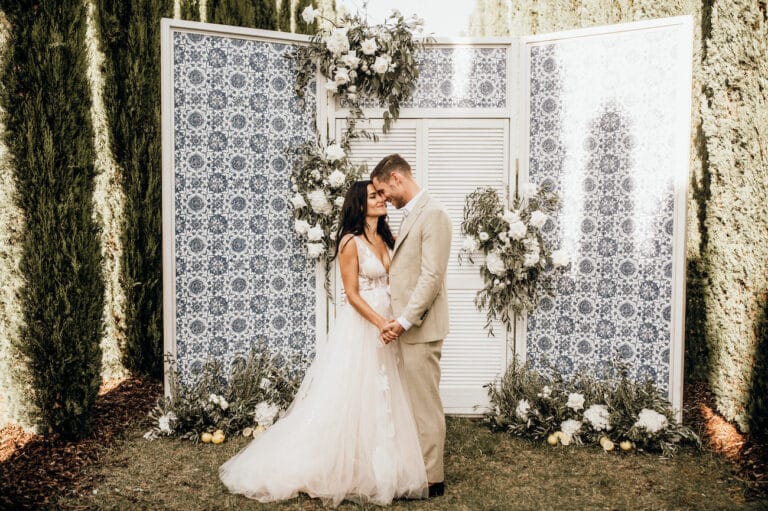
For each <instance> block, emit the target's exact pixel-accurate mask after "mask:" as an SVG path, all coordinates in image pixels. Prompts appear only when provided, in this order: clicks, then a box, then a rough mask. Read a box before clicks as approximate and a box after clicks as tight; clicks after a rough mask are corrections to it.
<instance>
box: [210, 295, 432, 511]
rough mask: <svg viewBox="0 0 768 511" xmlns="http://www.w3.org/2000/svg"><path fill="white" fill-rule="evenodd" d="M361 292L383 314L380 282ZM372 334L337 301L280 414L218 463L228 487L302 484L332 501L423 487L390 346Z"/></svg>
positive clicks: (377, 497) (259, 491)
mask: <svg viewBox="0 0 768 511" xmlns="http://www.w3.org/2000/svg"><path fill="white" fill-rule="evenodd" d="M361 294H363V297H364V298H365V299H366V301H368V303H369V304H371V306H372V307H373V308H374V309H376V310H377V311H378V312H379V313H380V314H384V315H385V317H391V310H390V309H389V296H388V294H387V292H386V288H377V289H374V290H370V291H367V292H362V293H361ZM378 334H379V332H378V330H377V329H376V327H375V326H373V325H372V324H371V323H369V322H368V321H366V320H365V319H364V318H363V317H362V316H361V315H360V314H358V313H357V311H356V310H354V308H353V307H352V306H350V305H344V306H342V307H341V311H340V313H339V317H338V320H337V323H336V327H335V328H334V330H333V331H332V332H331V333H330V335H329V338H328V342H327V343H326V345H325V346H323V347H322V349H319V350H318V354H317V356H316V357H315V359H314V361H313V362H312V364H311V365H310V367H309V368H308V369H307V373H306V376H305V377H304V380H303V382H302V384H301V387H300V388H299V391H298V393H297V396H296V398H295V400H294V402H293V404H291V406H290V407H289V409H288V411H287V412H286V414H285V415H284V416H283V417H282V418H281V419H280V420H279V421H277V422H276V423H275V424H274V425H273V426H272V427H270V428H269V429H268V430H267V431H266V432H265V433H264V434H262V435H261V436H260V437H258V438H256V439H254V440H253V441H252V442H251V443H250V444H248V445H247V446H246V447H245V448H244V449H243V450H242V451H240V452H239V453H238V454H236V455H235V456H233V457H232V458H230V459H229V460H228V461H226V462H225V463H224V464H223V465H222V466H221V467H219V476H220V478H221V480H222V482H223V483H224V484H225V485H226V487H227V488H228V489H229V491H231V492H233V493H239V494H243V495H245V496H247V497H250V498H252V499H256V500H259V501H261V502H272V501H276V500H283V499H290V498H294V497H296V496H297V495H298V494H299V492H303V493H306V494H308V495H310V496H311V497H317V498H320V499H322V500H323V502H324V504H326V505H333V506H337V505H338V504H339V503H341V501H342V500H344V499H348V500H352V501H356V502H361V503H373V504H379V505H387V504H389V503H390V502H392V500H393V499H395V498H400V497H403V498H423V497H426V496H427V493H428V490H427V475H426V470H425V468H424V461H423V458H422V454H421V449H420V447H419V440H418V434H417V430H416V424H415V421H414V418H413V415H412V412H411V409H410V403H409V401H408V398H407V394H406V393H405V389H404V388H403V384H402V383H401V381H400V376H399V373H398V357H399V348H398V346H397V342H394V343H390V344H388V345H384V344H382V343H381V342H380V341H379V338H378Z"/></svg>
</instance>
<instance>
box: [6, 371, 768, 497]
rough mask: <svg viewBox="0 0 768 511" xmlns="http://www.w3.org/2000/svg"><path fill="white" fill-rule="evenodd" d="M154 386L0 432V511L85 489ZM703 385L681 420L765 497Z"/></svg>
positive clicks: (758, 457)
mask: <svg viewBox="0 0 768 511" xmlns="http://www.w3.org/2000/svg"><path fill="white" fill-rule="evenodd" d="M161 392H162V385H161V383H160V382H159V381H155V380H145V379H140V378H129V379H126V380H122V381H119V382H110V383H109V384H106V385H105V386H104V387H103V388H102V391H101V392H100V396H99V398H98V400H97V402H96V411H95V426H94V431H93V434H92V435H90V436H89V437H87V438H84V439H82V440H80V441H76V442H73V441H64V440H62V439H60V438H58V437H56V436H51V437H40V436H34V435H29V434H25V433H24V432H23V431H22V430H21V429H20V428H18V427H13V426H11V427H7V428H4V429H2V430H0V509H45V508H51V507H54V506H55V502H56V498H57V497H58V496H59V495H62V494H64V492H67V491H73V490H74V491H77V488H79V487H87V485H88V481H87V476H85V475H84V471H83V469H84V468H85V467H88V466H89V465H92V464H95V463H98V462H99V459H100V457H101V456H103V455H104V454H105V453H106V452H107V448H108V447H109V446H110V445H112V444H114V442H115V440H116V439H117V438H119V437H120V435H121V434H122V433H123V432H124V431H125V430H126V429H127V428H128V427H129V426H131V425H134V424H136V423H137V422H140V421H147V413H148V412H149V411H150V410H151V409H152V406H153V405H154V403H155V401H156V399H157V397H158V396H160V395H161ZM714 403H715V400H714V396H713V395H712V393H711V392H710V391H709V388H708V387H707V385H706V384H704V383H693V384H688V385H686V388H685V396H684V407H683V420H684V422H685V423H686V424H688V425H689V426H691V427H693V429H694V430H695V431H698V432H700V434H701V437H702V440H703V441H704V443H705V445H706V446H708V447H710V448H712V449H714V450H715V451H717V452H719V453H720V454H722V455H723V456H724V457H725V458H726V459H728V460H730V461H731V462H733V463H734V470H735V472H736V474H737V477H738V478H740V479H741V480H743V481H744V482H745V483H746V484H747V487H748V495H747V496H748V497H749V498H755V499H761V498H766V497H768V441H767V440H762V441H758V440H757V439H755V438H751V437H749V436H747V435H743V434H741V433H739V431H738V430H737V429H736V428H735V427H734V426H733V425H732V424H730V423H729V422H727V421H726V420H724V419H723V418H722V417H720V416H719V415H718V414H717V413H715V412H714V410H715V404H714Z"/></svg>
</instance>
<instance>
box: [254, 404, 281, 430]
mask: <svg viewBox="0 0 768 511" xmlns="http://www.w3.org/2000/svg"><path fill="white" fill-rule="evenodd" d="M279 411H280V408H279V407H278V406H277V405H275V404H272V403H267V402H266V401H262V402H261V403H259V404H257V405H256V411H255V412H254V419H255V420H256V423H257V424H258V425H259V426H264V427H269V426H271V425H272V423H273V422H274V421H275V417H277V413H278V412H279Z"/></svg>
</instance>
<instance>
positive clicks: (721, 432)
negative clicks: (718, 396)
mask: <svg viewBox="0 0 768 511" xmlns="http://www.w3.org/2000/svg"><path fill="white" fill-rule="evenodd" d="M716 409H717V408H716V405H715V396H714V394H712V392H711V391H710V389H709V386H708V385H707V384H706V383H704V382H696V383H689V384H686V385H685V390H684V394H683V423H684V424H687V425H688V426H690V427H691V428H693V430H694V431H696V432H697V433H699V436H700V437H701V440H702V442H703V444H704V445H705V446H706V447H709V448H710V449H712V450H714V451H715V452H717V453H718V454H721V455H722V456H723V457H725V458H726V459H727V460H728V461H730V462H732V463H733V464H734V468H735V471H736V477H738V478H739V479H740V480H742V481H743V482H744V483H745V484H746V486H747V498H749V499H765V498H768V437H765V436H764V437H757V436H754V435H745V434H743V433H741V432H739V430H738V429H737V428H736V426H734V425H733V424H731V423H730V422H728V421H726V420H725V419H724V418H723V417H722V416H721V415H719V414H718V413H717V412H716V411H715V410H716Z"/></svg>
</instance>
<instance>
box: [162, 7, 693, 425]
mask: <svg viewBox="0 0 768 511" xmlns="http://www.w3.org/2000/svg"><path fill="white" fill-rule="evenodd" d="M691 26H692V24H691V20H690V18H689V17H685V18H670V19H667V20H658V21H655V22H642V23H633V24H626V25H618V26H612V27H599V28H595V29H587V30H580V31H573V32H567V33H559V34H549V35H542V36H536V37H530V38H524V39H523V40H517V39H509V38H505V39H484V40H461V41H455V40H454V41H450V40H441V41H438V43H437V44H435V45H430V46H428V47H427V49H426V50H425V51H424V52H423V53H421V54H420V55H419V62H420V66H421V69H422V76H421V78H420V80H419V81H418V83H417V84H416V90H415V93H414V98H413V100H412V101H410V102H409V103H408V104H405V105H403V108H402V111H401V118H400V120H398V121H397V122H396V123H395V124H394V125H393V127H392V130H391V132H390V133H388V134H387V135H382V136H381V138H380V140H379V142H377V143H376V142H372V141H368V140H364V139H363V140H356V141H354V143H353V145H352V159H353V160H354V161H356V162H363V161H365V162H367V163H368V165H369V168H373V166H374V165H375V164H376V163H377V162H378V161H379V160H380V158H381V157H382V156H384V155H386V154H390V153H393V152H398V153H400V154H402V155H403V156H405V157H406V159H408V161H409V162H410V163H411V165H412V166H413V167H414V170H415V174H416V177H417V179H418V181H419V183H420V184H421V185H422V186H423V187H425V188H426V189H427V190H429V192H430V194H432V195H433V196H435V197H436V198H437V199H438V200H440V201H441V202H442V203H443V204H445V205H446V207H447V208H448V210H449V213H450V215H451V217H452V220H453V225H454V242H453V246H452V250H451V256H450V263H449V273H448V281H447V284H448V292H449V308H450V313H451V334H450V335H449V336H448V338H447V339H446V340H445V344H444V348H443V359H442V362H441V365H442V369H443V375H442V376H443V377H442V382H441V393H442V395H443V399H444V402H445V403H444V404H445V408H446V411H447V412H448V413H462V414H464V413H477V412H479V411H482V410H481V409H478V408H476V406H478V405H480V406H482V405H483V404H485V403H486V402H487V397H486V392H485V389H484V388H483V385H484V384H486V383H488V382H489V381H491V380H492V379H493V378H494V377H495V376H497V375H498V374H500V373H502V372H503V371H504V369H505V368H506V365H507V364H508V362H509V361H510V360H511V356H512V354H513V353H516V354H517V356H518V357H520V358H525V357H527V358H528V359H529V360H531V362H532V363H533V364H534V367H542V366H543V360H544V357H548V358H549V360H550V361H552V362H553V363H555V365H559V367H560V368H561V369H563V370H564V372H566V373H568V372H569V371H572V370H574V369H576V368H577V367H580V366H587V367H588V368H589V367H592V368H595V369H597V370H598V371H599V370H601V369H602V368H604V366H605V363H606V362H607V361H608V360H609V358H610V356H611V355H612V353H613V351H614V350H618V353H619V354H620V355H622V356H624V357H625V360H627V361H629V362H631V363H632V364H633V367H634V368H635V373H633V374H635V375H636V376H638V377H645V376H650V377H652V378H654V379H655V380H656V381H657V383H659V384H660V385H661V386H662V387H663V388H667V389H669V392H670V399H671V401H672V402H673V405H675V406H678V407H679V403H680V386H681V381H682V380H681V375H682V311H683V306H682V304H683V303H684V296H683V289H684V285H683V276H684V264H683V262H684V261H683V258H684V254H683V252H684V250H683V239H684V234H683V229H684V214H685V212H684V205H685V186H686V181H685V176H686V174H687V169H688V164H687V147H688V146H687V142H688V134H689V131H690V130H689V122H690V116H689V107H690V80H691V72H690V61H691V58H690V52H691V48H690V47H691V38H692V35H691ZM306 40H307V38H306V37H303V36H293V35H288V34H284V33H279V32H269V31H261V30H251V29H243V28H237V27H225V26H220V25H210V24H203V23H192V22H181V21H174V20H164V22H163V43H162V48H163V50H162V51H163V177H164V180H163V251H164V264H163V270H164V323H165V325H164V329H165V343H166V344H165V346H166V351H168V352H171V353H172V354H173V355H175V356H176V359H177V362H178V364H179V367H180V368H182V369H183V370H184V371H185V372H186V373H188V374H194V372H195V371H196V370H197V369H198V368H199V367H200V364H201V363H202V362H203V361H204V360H205V359H206V358H208V357H211V356H212V357H218V358H223V359H226V360H224V361H225V362H227V363H228V362H230V361H231V359H232V358H233V357H235V356H238V355H239V354H241V353H243V352H244V350H245V349H247V348H248V347H251V346H254V345H255V344H256V343H257V341H259V340H264V341H266V342H267V343H268V344H269V345H270V346H271V347H273V348H276V349H277V350H278V351H280V352H282V353H284V354H286V355H292V354H295V353H307V354H309V355H311V353H312V351H313V349H314V346H315V340H316V339H317V343H319V344H318V348H319V349H320V348H321V346H322V343H323V342H325V340H326V334H327V327H328V325H327V324H326V319H328V320H329V321H330V324H331V325H332V323H333V317H334V315H335V305H333V303H334V302H335V303H339V301H338V299H339V298H340V297H339V294H338V291H339V289H338V286H337V285H336V283H335V282H334V286H335V287H334V290H335V292H334V294H335V295H336V296H335V298H336V300H335V301H328V300H327V297H326V296H325V294H324V291H323V288H322V279H323V277H322V274H321V273H320V270H319V269H318V270H315V269H313V267H312V266H311V265H308V263H307V261H306V258H305V256H304V252H303V250H302V248H301V246H302V245H301V243H302V242H301V240H300V239H298V238H297V237H296V235H295V233H294V232H293V230H292V221H291V214H290V209H289V208H288V207H287V198H288V197H289V195H290V194H291V191H290V184H289V181H288V175H289V173H290V165H291V164H293V163H294V161H292V160H290V157H288V156H286V154H285V152H284V150H285V149H286V146H287V145H288V144H292V143H294V142H301V141H303V140H306V139H308V138H309V137H311V136H313V135H312V130H311V124H312V122H314V119H315V116H314V108H315V106H317V108H318V110H317V116H316V119H317V125H318V128H319V130H320V133H321V136H323V137H324V138H325V139H326V140H327V139H332V138H335V137H336V136H338V134H340V133H341V132H342V130H343V126H344V122H345V121H344V118H345V115H346V113H347V112H346V111H345V109H344V108H342V107H341V106H340V105H337V104H334V103H332V102H330V101H329V98H327V97H323V96H322V95H320V96H319V97H318V101H317V105H315V103H314V101H315V100H314V99H313V96H312V94H313V93H314V89H313V90H312V91H310V95H309V100H310V101H309V103H308V104H307V105H306V108H304V109H302V108H301V107H300V106H299V103H298V101H297V98H296V97H295V94H294V93H293V92H292V86H293V79H294V75H293V71H292V69H291V66H290V61H289V59H285V57H284V56H283V55H285V54H286V53H287V52H289V51H291V50H292V49H295V48H296V47H297V45H300V44H305V43H306ZM318 81H319V85H320V87H322V78H319V79H318ZM313 85H314V84H313ZM320 87H318V88H319V89H320V90H322V89H321V88H320ZM367 107H368V108H366V113H367V116H368V117H369V119H371V122H370V126H371V128H372V129H374V130H379V132H380V126H381V114H382V110H381V109H380V108H378V105H375V104H373V103H371V104H369V105H367ZM517 112H520V114H519V115H518V113H517ZM616 133H621V134H623V135H622V137H623V138H622V137H619V136H618V135H615V134H616ZM619 149H621V151H623V152H621V151H619ZM517 160H519V168H520V172H519V174H518V173H517V172H516V169H517V168H518V165H517V164H516V162H517ZM526 180H530V181H531V182H534V183H537V184H544V185H546V186H551V187H553V188H555V189H556V190H557V191H558V192H559V193H560V195H561V197H562V198H563V204H564V207H563V209H562V210H561V212H560V213H559V214H558V215H557V216H556V218H554V219H553V220H552V221H550V222H549V223H548V224H547V226H546V229H547V237H548V239H549V241H550V242H551V243H552V244H553V245H555V247H559V246H564V247H566V248H568V249H569V250H570V251H571V252H572V253H573V255H574V263H573V265H572V266H571V268H570V270H569V271H568V273H567V275H565V277H564V279H561V281H560V282H558V286H557V289H558V293H557V294H556V296H555V297H554V298H546V299H545V300H544V301H543V302H542V305H541V306H540V307H539V309H537V310H536V311H535V312H534V314H533V315H531V317H530V318H528V321H521V322H518V325H517V328H516V330H515V332H514V336H510V338H509V339H508V338H507V336H506V335H504V329H503V327H502V326H501V325H496V326H495V327H494V331H495V332H496V337H495V338H488V336H487V334H486V332H485V330H484V328H483V325H484V323H485V313H484V312H483V311H477V310H476V309H475V306H474V303H473V298H474V295H475V292H476V290H477V289H478V287H479V286H480V285H481V281H480V277H479V274H478V271H477V267H476V266H469V265H465V266H461V265H459V264H458V259H457V256H458V249H459V247H460V245H461V242H462V238H461V236H460V232H459V226H460V224H461V221H462V211H463V205H464V197H465V195H466V194H467V193H469V192H471V191H473V190H474V189H475V188H476V187H478V186H491V187H494V188H496V189H497V190H498V191H499V193H500V195H501V196H502V197H505V198H507V197H509V196H510V195H511V194H514V191H515V184H516V183H517V182H524V181H526ZM621 190H623V192H620V191H621ZM619 192H620V193H619ZM622 194H623V195H622ZM625 210H626V211H631V214H629V213H627V214H624V216H623V217H622V219H621V221H617V220H616V218H615V217H616V214H617V212H626V211H625ZM622 214H623V213H622ZM390 219H391V222H392V224H393V230H394V231H395V232H396V230H397V227H398V225H399V214H398V213H397V212H395V211H391V215H390ZM627 220H629V221H627ZM600 233H603V234H602V235H599V234H600ZM605 239H614V240H615V241H616V242H617V243H618V245H617V250H618V249H620V248H621V245H620V243H622V242H623V243H624V245H625V246H624V248H626V249H627V250H626V251H625V252H621V254H626V255H625V256H624V255H620V253H619V252H616V254H617V255H616V256H615V257H613V261H611V259H612V258H611V257H610V254H608V252H609V251H610V247H608V245H609V244H611V243H610V242H608V241H603V240H605ZM601 243H602V245H601ZM286 251H287V252H286ZM286 253H289V256H288V257H286V256H285V254H286ZM622 257H623V258H622ZM625 263H627V264H625ZM622 279H623V280H622ZM610 282H613V284H615V286H611V285H608V284H609V283H610ZM622 286H623V287H622ZM614 287H615V289H614ZM609 288H610V289H609ZM612 290H613V291H612ZM611 292H613V293H614V294H613V295H612V296H607V295H608V294H610V293H611ZM603 295H605V296H603ZM619 296H632V297H633V298H632V299H626V300H619V299H618V298H617V297H619ZM577 297H578V298H579V299H578V300H577V299H576V298H577ZM582 302H583V303H584V305H582ZM587 302H589V303H591V305H592V308H591V309H589V310H587V309H588V305H587ZM297 304H301V306H300V307H298V308H297ZM580 307H582V308H581V309H580ZM630 307H632V308H633V309H632V311H633V314H630V313H629V312H630V309H629V308H630ZM563 318H564V319H563ZM607 323H611V324H612V325H613V327H612V328H613V330H611V328H610V327H609V326H607ZM651 327H653V328H651ZM611 332H612V335H607V334H608V333H611Z"/></svg>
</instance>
